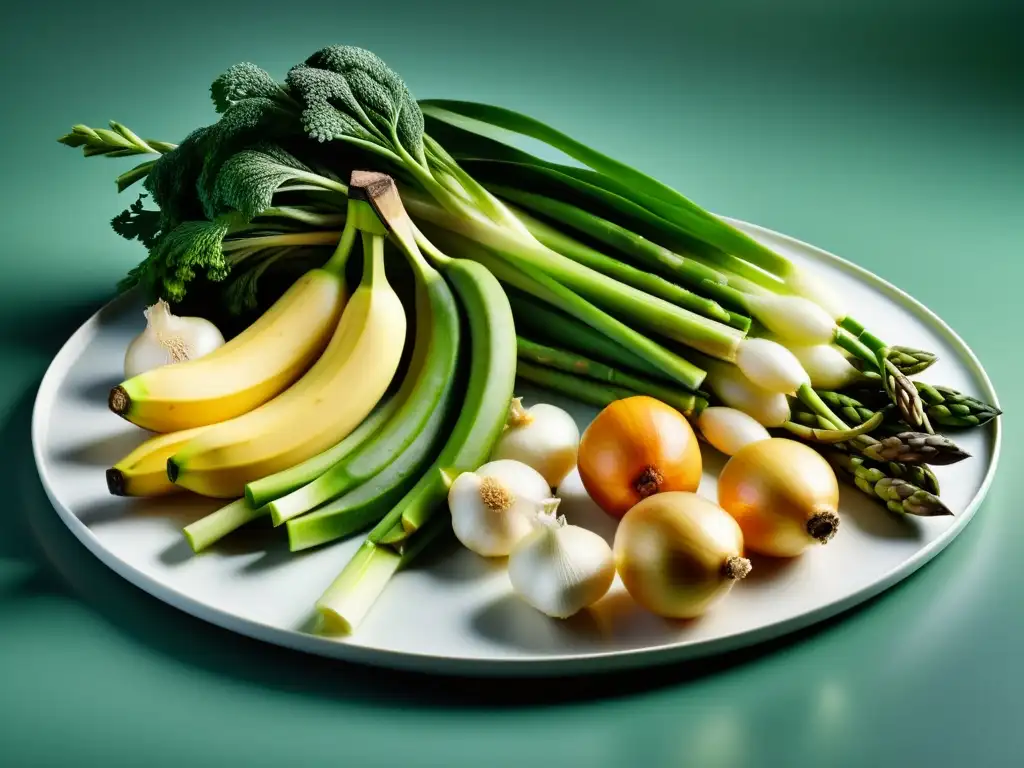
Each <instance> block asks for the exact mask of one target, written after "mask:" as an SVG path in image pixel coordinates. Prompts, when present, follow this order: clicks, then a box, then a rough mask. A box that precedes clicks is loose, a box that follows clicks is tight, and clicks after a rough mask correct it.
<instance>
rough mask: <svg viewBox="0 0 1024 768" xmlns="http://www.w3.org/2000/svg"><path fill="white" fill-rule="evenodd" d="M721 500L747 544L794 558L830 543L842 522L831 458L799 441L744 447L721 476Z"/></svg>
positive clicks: (754, 549) (774, 440) (755, 549)
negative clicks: (808, 550)
mask: <svg viewBox="0 0 1024 768" xmlns="http://www.w3.org/2000/svg"><path fill="white" fill-rule="evenodd" d="M718 503H719V505H721V507H722V509H724V510H725V511H726V512H728V513H729V514H730V515H732V516H733V517H734V518H735V519H736V522H737V523H739V526H740V529H741V530H742V531H743V541H744V544H745V545H746V547H747V549H749V550H750V551H751V552H757V553H759V554H763V555H770V556H772V557H796V556H797V555H799V554H801V553H802V552H803V551H804V550H805V549H807V547H809V546H811V545H812V544H815V543H822V544H824V543H826V542H827V541H829V540H830V539H831V538H832V536H833V535H834V534H835V532H836V529H837V528H838V525H839V517H838V508H839V481H838V480H837V479H836V475H835V472H833V471H832V467H830V466H829V464H828V462H827V461H826V460H825V459H824V458H823V457H822V456H821V454H819V453H818V452H817V451H815V450H814V449H813V448H811V447H810V446H807V445H804V444H803V443H799V442H797V441H796V440H788V439H786V438H778V437H775V438H771V439H770V440H762V441H759V442H756V443H751V444H749V445H746V446H744V447H743V448H741V449H740V450H739V451H737V452H736V454H735V455H734V456H733V457H732V458H730V459H729V461H728V462H727V463H726V465H725V467H724V468H723V469H722V472H721V474H720V475H719V476H718Z"/></svg>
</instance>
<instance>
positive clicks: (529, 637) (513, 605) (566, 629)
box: [471, 591, 604, 655]
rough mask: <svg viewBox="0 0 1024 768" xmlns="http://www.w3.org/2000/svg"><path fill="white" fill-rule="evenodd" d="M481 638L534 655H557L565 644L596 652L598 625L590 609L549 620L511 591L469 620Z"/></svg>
mask: <svg viewBox="0 0 1024 768" xmlns="http://www.w3.org/2000/svg"><path fill="white" fill-rule="evenodd" d="M471 626H472V629H473V631H474V632H475V633H477V634H478V635H480V636H481V637H484V638H487V639H488V640H490V641H492V642H494V643H498V644H500V645H505V646H510V647H512V648H515V649H517V650H521V651H527V652H529V653H536V654H538V655H545V654H551V655H557V654H558V653H559V649H561V648H565V647H566V644H567V643H571V644H572V645H573V646H574V647H576V648H580V647H581V646H584V647H586V648H587V649H588V650H591V651H600V650H601V645H602V638H603V636H604V633H603V632H602V624H601V622H600V621H599V620H598V617H597V616H596V615H595V614H594V613H593V612H592V611H580V612H579V613H577V614H576V615H575V616H571V617H569V618H568V619H552V618H549V617H548V616H545V615H544V614H542V613H540V612H539V611H536V610H534V609H533V608H531V607H530V606H529V605H527V604H526V603H525V602H523V601H522V600H521V599H519V597H517V596H516V595H515V594H513V593H512V592H511V591H510V592H509V593H507V594H505V595H502V596H501V597H499V598H498V599H497V600H494V601H492V602H490V603H488V604H487V605H485V606H483V607H482V608H481V609H480V610H479V611H478V612H477V613H476V614H475V615H474V616H473V619H472V622H471Z"/></svg>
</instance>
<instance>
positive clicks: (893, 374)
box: [877, 347, 934, 434]
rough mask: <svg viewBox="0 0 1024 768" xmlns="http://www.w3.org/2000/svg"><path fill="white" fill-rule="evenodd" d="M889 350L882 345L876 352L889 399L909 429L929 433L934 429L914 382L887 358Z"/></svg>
mask: <svg viewBox="0 0 1024 768" xmlns="http://www.w3.org/2000/svg"><path fill="white" fill-rule="evenodd" d="M889 350H890V348H889V347H883V348H882V349H880V350H879V351H878V352H877V354H878V365H879V368H880V369H881V371H882V383H883V384H884V385H885V391H886V392H887V393H888V395H889V399H890V400H892V402H893V403H895V404H896V407H897V408H899V409H900V414H901V415H902V416H903V420H904V421H905V422H907V424H909V425H910V427H911V429H916V430H921V431H924V432H927V433H929V434H931V433H932V432H934V430H933V429H932V425H931V423H930V422H929V421H928V415H927V414H926V413H925V412H924V401H922V400H921V395H920V394H918V391H917V387H915V386H914V382H912V381H911V380H910V379H908V378H907V377H906V376H905V375H904V374H903V373H901V372H900V370H899V368H897V367H896V364H895V363H894V362H892V360H890V359H889Z"/></svg>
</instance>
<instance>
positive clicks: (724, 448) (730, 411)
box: [697, 405, 771, 456]
mask: <svg viewBox="0 0 1024 768" xmlns="http://www.w3.org/2000/svg"><path fill="white" fill-rule="evenodd" d="M697 426H698V427H699V428H700V431H701V434H702V435H704V439H706V440H707V441H708V442H709V443H711V445H713V446H714V447H715V448H717V449H718V450H719V451H721V452H722V453H724V454H725V455H726V456H732V455H733V454H734V453H736V451H738V450H739V449H740V448H742V447H743V446H745V445H748V444H750V443H754V442H757V441H758V440H768V439H769V438H771V435H770V434H769V433H768V430H767V429H765V428H764V427H763V426H761V424H760V422H758V421H757V419H755V418H754V417H753V416H750V415H748V414H746V413H744V412H743V411H739V410H737V409H735V408H724V407H722V406H719V405H716V406H711V407H710V408H705V409H704V410H703V411H702V412H701V414H700V416H698V417H697Z"/></svg>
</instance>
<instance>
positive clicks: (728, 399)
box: [706, 365, 790, 427]
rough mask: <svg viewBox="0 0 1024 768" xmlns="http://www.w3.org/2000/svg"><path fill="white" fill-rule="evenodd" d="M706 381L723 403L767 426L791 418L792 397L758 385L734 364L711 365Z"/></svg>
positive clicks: (774, 425)
mask: <svg viewBox="0 0 1024 768" xmlns="http://www.w3.org/2000/svg"><path fill="white" fill-rule="evenodd" d="M706 381H707V386H708V388H709V389H710V390H711V391H712V392H714V393H715V394H716V395H717V396H718V398H719V399H720V400H721V401H722V402H723V403H725V404H726V405H728V406H729V407H730V408H736V409H738V410H740V411H743V412H744V413H747V414H749V415H750V416H752V417H754V419H755V420H756V421H757V422H758V423H759V424H761V425H763V426H765V427H781V426H782V425H783V424H785V423H786V422H787V421H789V417H790V410H789V400H788V399H787V398H786V396H785V395H784V394H782V393H781V392H769V391H768V390H766V389H762V388H761V387H758V386H757V385H756V384H754V383H753V382H751V381H750V380H749V379H747V378H746V377H745V376H744V375H743V373H742V372H741V371H740V370H739V369H738V368H736V367H735V366H732V365H714V366H711V367H710V369H709V370H708V375H707V379H706Z"/></svg>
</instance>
